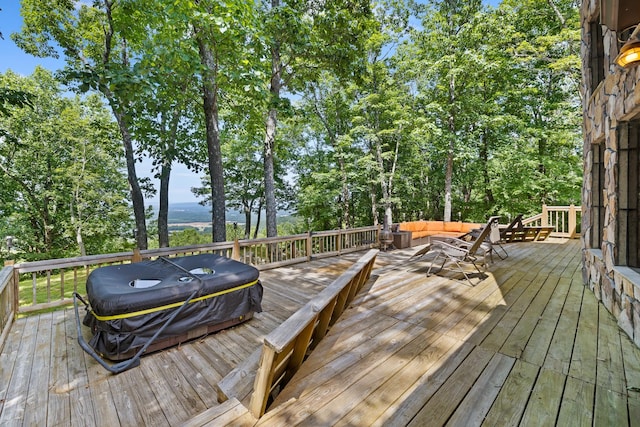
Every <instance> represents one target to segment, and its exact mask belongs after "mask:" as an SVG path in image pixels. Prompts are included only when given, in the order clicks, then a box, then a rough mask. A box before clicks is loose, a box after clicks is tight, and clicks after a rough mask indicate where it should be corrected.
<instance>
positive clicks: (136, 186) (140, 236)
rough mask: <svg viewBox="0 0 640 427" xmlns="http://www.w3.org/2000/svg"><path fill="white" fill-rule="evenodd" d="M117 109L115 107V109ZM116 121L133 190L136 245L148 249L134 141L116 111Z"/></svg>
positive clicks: (145, 220)
mask: <svg viewBox="0 0 640 427" xmlns="http://www.w3.org/2000/svg"><path fill="white" fill-rule="evenodd" d="M114 111H115V109H114ZM115 116H116V121H117V122H118V127H119V128H120V134H121V135H122V144H123V146H124V157H125V160H126V162H127V179H128V180H129V189H130V191H131V202H132V204H133V215H134V217H135V223H136V229H135V231H134V236H135V239H136V247H137V248H138V249H147V218H146V216H145V211H144V196H143V194H142V190H141V189H140V183H139V182H138V175H137V173H136V161H135V156H134V151H133V143H132V141H131V134H130V133H129V128H128V127H127V124H126V122H125V119H124V115H123V114H122V113H120V112H115Z"/></svg>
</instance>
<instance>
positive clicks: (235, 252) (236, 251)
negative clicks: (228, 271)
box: [231, 237, 240, 261]
mask: <svg viewBox="0 0 640 427" xmlns="http://www.w3.org/2000/svg"><path fill="white" fill-rule="evenodd" d="M231 259H234V260H236V261H240V242H239V241H238V238H237V237H236V238H235V239H234V240H233V249H232V250H231Z"/></svg>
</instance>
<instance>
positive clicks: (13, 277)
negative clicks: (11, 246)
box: [4, 260, 20, 320]
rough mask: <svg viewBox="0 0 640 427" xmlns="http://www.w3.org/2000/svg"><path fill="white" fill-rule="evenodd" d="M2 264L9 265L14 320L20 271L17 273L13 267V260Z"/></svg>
mask: <svg viewBox="0 0 640 427" xmlns="http://www.w3.org/2000/svg"><path fill="white" fill-rule="evenodd" d="M4 265H5V266H7V267H11V280H12V281H13V283H12V284H11V286H12V287H13V298H12V301H11V304H12V305H13V307H12V309H13V319H14V320H15V319H17V318H18V311H19V309H20V273H18V270H17V269H16V268H15V267H14V265H15V261H14V260H8V261H5V262H4Z"/></svg>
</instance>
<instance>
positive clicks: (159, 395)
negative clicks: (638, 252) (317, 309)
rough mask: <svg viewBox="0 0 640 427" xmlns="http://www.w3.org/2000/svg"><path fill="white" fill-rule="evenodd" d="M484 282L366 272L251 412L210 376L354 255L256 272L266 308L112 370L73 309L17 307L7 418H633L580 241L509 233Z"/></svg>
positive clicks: (407, 271) (629, 381)
mask: <svg viewBox="0 0 640 427" xmlns="http://www.w3.org/2000/svg"><path fill="white" fill-rule="evenodd" d="M507 250H508V251H509V254H510V256H509V258H507V259H506V260H503V261H499V260H497V262H496V263H495V264H493V265H492V266H491V267H490V269H489V272H490V274H489V277H488V278H487V279H485V280H484V281H482V282H481V283H480V284H479V285H477V286H475V287H470V286H468V285H467V284H466V282H462V281H459V280H452V279H451V278H448V277H443V276H432V277H429V278H427V277H426V274H425V273H426V268H427V266H428V262H426V261H421V260H419V261H416V262H411V263H407V260H408V258H409V256H410V255H411V254H412V253H413V252H415V248H414V249H406V250H396V251H391V252H387V253H380V254H379V255H378V258H377V262H376V269H375V270H374V272H373V274H372V277H371V279H370V280H369V282H368V283H367V284H366V285H365V287H364V288H363V289H362V291H361V292H360V294H359V295H358V296H357V297H356V299H355V300H354V301H353V303H352V305H351V307H350V308H348V309H347V310H346V311H345V312H344V314H343V315H342V317H341V318H340V321H339V322H338V323H336V324H335V325H334V326H333V328H332V329H331V330H330V331H329V333H328V334H327V336H326V337H325V338H324V340H323V341H322V342H320V344H319V345H318V347H317V348H316V350H315V351H314V352H313V353H312V354H311V355H310V357H309V358H308V359H307V361H306V362H305V363H304V364H303V365H302V367H301V369H300V370H299V371H298V373H297V374H296V375H295V376H294V377H293V379H292V380H291V382H290V383H289V384H288V385H287V387H285V389H284V390H283V391H282V393H280V395H279V396H278V397H277V398H276V400H275V401H274V402H273V404H272V405H271V406H270V408H269V409H268V412H267V413H266V415H265V416H264V417H263V418H261V419H260V420H259V421H257V420H255V419H253V418H252V417H251V416H250V415H249V414H248V412H247V411H246V409H245V407H244V406H242V405H241V404H239V403H238V402H237V401H235V402H234V401H229V402H227V403H226V404H223V405H220V404H218V403H217V401H216V392H215V389H214V387H215V384H216V383H217V382H218V381H220V379H221V378H223V377H224V376H225V375H226V374H227V373H228V372H230V371H231V370H232V369H233V368H234V367H235V366H236V365H237V364H238V363H240V362H241V361H242V360H244V359H245V358H247V357H248V356H249V355H250V354H251V353H252V352H253V351H254V350H255V349H256V348H258V347H259V346H260V345H261V342H262V338H263V337H264V336H265V335H266V334H268V333H269V332H270V331H272V330H273V329H275V327H277V326H278V325H279V324H280V323H282V322H283V321H284V319H286V318H287V317H288V316H290V315H291V314H292V313H294V312H295V311H296V310H297V309H298V308H299V307H300V306H302V305H303V304H304V303H306V302H307V301H308V300H309V299H310V298H312V297H313V295H315V294H317V293H318V292H319V291H320V290H322V289H324V287H326V286H327V285H328V284H330V283H331V282H332V280H333V279H335V278H336V277H337V276H338V275H340V274H341V273H342V272H343V271H344V270H346V269H347V268H348V267H349V266H350V265H351V263H352V262H354V261H355V260H356V259H357V258H358V257H359V255H360V254H351V255H348V256H344V257H341V258H329V259H323V260H317V261H313V262H311V263H306V264H300V265H295V266H290V267H285V268H279V269H276V270H270V271H263V272H261V281H262V283H263V285H264V288H265V292H264V299H263V308H264V310H265V311H264V312H262V313H259V314H257V315H256V316H255V318H254V319H253V320H251V321H249V322H247V323H246V324H243V325H241V326H238V327H235V328H233V329H230V330H226V331H223V332H220V333H217V334H214V335H212V336H208V337H202V338H200V339H198V340H195V341H193V342H190V343H188V344H183V345H181V346H179V347H175V348H172V349H168V350H165V351H162V352H159V353H156V354H153V355H149V356H146V357H144V358H143V359H142V363H141V366H140V367H138V368H135V369H133V370H131V371H127V372H125V373H122V374H119V375H116V376H113V375H110V374H108V373H107V372H106V371H104V370H103V369H102V368H101V367H100V366H99V365H98V364H97V363H96V362H95V361H93V359H91V358H90V357H87V356H86V355H84V353H83V352H82V351H81V350H80V348H79V347H78V346H77V343H76V341H75V340H76V337H75V329H74V324H73V312H72V310H66V311H58V312H53V313H48V314H43V315H38V316H31V317H28V318H24V319H20V320H19V321H18V322H16V324H15V325H14V327H13V329H12V331H11V333H10V337H9V339H8V341H7V344H6V345H5V348H4V351H3V352H2V354H1V355H0V409H1V412H0V424H2V425H76V424H88V425H154V426H164V425H171V426H173V425H185V424H186V425H226V424H229V425H243V424H244V425H254V424H258V425H295V424H302V425H363V426H364V425H366V426H368V425H385V426H386V425H434V426H438V425H445V424H447V423H449V424H450V425H465V426H468V425H482V424H484V425H554V424H557V425H582V424H588V425H592V424H593V425H616V426H626V425H637V423H638V420H640V392H639V390H640V350H639V349H638V348H637V347H635V346H634V345H633V343H632V342H631V341H630V340H629V339H628V337H627V336H626V335H625V334H624V333H623V332H622V331H621V330H620V329H619V328H618V327H617V325H616V323H615V320H614V319H613V317H612V316H611V315H610V314H609V313H608V312H607V311H606V309H604V307H603V306H602V305H600V304H598V303H597V301H596V299H595V298H594V296H593V294H592V293H591V292H589V291H588V290H586V291H585V288H584V286H583V285H582V276H581V270H580V268H581V264H580V263H581V251H580V244H579V242H578V241H576V240H569V241H568V240H559V239H551V240H548V241H545V242H536V243H514V244H510V245H508V246H507Z"/></svg>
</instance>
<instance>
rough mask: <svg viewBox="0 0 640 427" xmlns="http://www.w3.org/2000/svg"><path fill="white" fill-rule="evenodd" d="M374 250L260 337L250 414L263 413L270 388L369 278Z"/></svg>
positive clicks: (290, 370) (299, 362) (295, 365)
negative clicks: (259, 353)
mask: <svg viewBox="0 0 640 427" xmlns="http://www.w3.org/2000/svg"><path fill="white" fill-rule="evenodd" d="M377 254H378V250H377V249H372V250H370V251H369V252H367V253H366V254H365V255H364V256H363V257H362V258H360V259H359V260H358V261H357V262H356V263H355V264H353V265H352V266H351V267H350V268H349V269H348V270H347V271H345V272H344V273H343V274H342V275H341V276H340V277H338V278H337V279H336V280H335V281H334V282H333V283H331V284H330V285H329V286H328V287H326V288H325V289H324V290H322V291H321V292H320V293H319V294H318V295H316V296H315V297H314V298H313V299H312V300H311V301H309V302H308V303H307V304H305V305H304V306H302V307H301V308H300V309H299V310H298V311H296V312H295V313H294V314H293V315H292V316H291V317H289V318H288V319H287V320H285V321H284V322H283V323H282V324H280V326H278V327H277V328H276V329H274V330H273V331H272V332H271V333H270V334H269V335H267V336H266V337H265V338H264V343H263V346H262V354H261V355H260V364H259V367H258V371H257V373H256V377H255V381H254V385H253V394H252V395H251V403H250V408H249V409H250V411H251V413H252V415H253V416H254V417H256V418H260V417H261V416H262V415H264V413H265V411H266V408H267V401H268V398H269V396H270V394H271V391H272V390H274V389H275V388H276V387H277V386H279V387H280V388H282V387H284V386H285V384H286V383H287V382H288V381H289V380H290V379H291V378H292V377H293V375H294V374H295V373H296V372H297V370H298V369H299V368H300V366H301V365H302V362H303V361H304V359H305V357H306V356H307V355H308V353H309V352H310V351H312V350H313V349H314V348H315V347H316V346H317V345H318V343H319V342H320V341H321V340H322V339H323V338H324V336H325V335H326V333H327V331H328V330H329V327H330V326H331V325H333V324H335V322H337V320H338V318H339V317H340V315H341V314H342V313H343V311H344V310H345V309H346V308H347V306H348V305H349V303H350V302H351V301H352V300H353V298H354V297H355V295H356V294H357V293H358V291H359V290H360V289H362V287H363V286H364V284H365V283H366V282H367V280H369V277H370V276H371V270H372V268H373V264H374V263H375V261H376V256H377Z"/></svg>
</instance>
